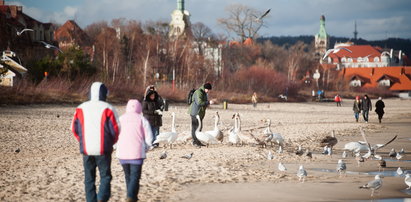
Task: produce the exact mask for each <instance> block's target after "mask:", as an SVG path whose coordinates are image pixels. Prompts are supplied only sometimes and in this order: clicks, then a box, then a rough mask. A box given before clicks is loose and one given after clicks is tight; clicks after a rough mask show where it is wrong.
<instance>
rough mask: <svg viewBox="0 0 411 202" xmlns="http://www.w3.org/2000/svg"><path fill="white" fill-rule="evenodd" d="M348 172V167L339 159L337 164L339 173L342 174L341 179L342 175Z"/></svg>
mask: <svg viewBox="0 0 411 202" xmlns="http://www.w3.org/2000/svg"><path fill="white" fill-rule="evenodd" d="M346 170H347V165H345V163H344V161H343V160H342V159H339V160H338V163H337V172H338V173H339V174H340V177H341V174H342V173H345V171H346Z"/></svg>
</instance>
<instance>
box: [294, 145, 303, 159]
mask: <svg viewBox="0 0 411 202" xmlns="http://www.w3.org/2000/svg"><path fill="white" fill-rule="evenodd" d="M295 154H297V155H298V156H301V155H303V154H304V151H303V149H302V148H301V145H298V148H297V150H296V151H295Z"/></svg>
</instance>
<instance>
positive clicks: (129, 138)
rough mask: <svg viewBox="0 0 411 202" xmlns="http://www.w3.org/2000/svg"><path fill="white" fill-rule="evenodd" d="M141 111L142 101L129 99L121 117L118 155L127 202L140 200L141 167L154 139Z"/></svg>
mask: <svg viewBox="0 0 411 202" xmlns="http://www.w3.org/2000/svg"><path fill="white" fill-rule="evenodd" d="M141 112H142V108H141V104H140V102H139V101H138V100H134V99H132V100H129V101H128V103H127V107H126V112H125V113H124V114H123V115H121V117H120V124H121V132H120V136H119V140H118V143H117V152H116V156H117V158H118V159H119V161H120V164H121V166H122V167H123V172H124V176H125V180H126V188H127V202H132V201H137V200H138V192H139V189H140V177H141V169H142V166H143V162H144V159H145V158H146V152H147V151H148V150H149V149H150V147H151V144H152V139H153V137H152V132H151V127H150V123H149V122H148V120H147V119H145V118H144V116H143V115H142V114H141Z"/></svg>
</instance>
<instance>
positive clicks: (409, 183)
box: [404, 173, 411, 189]
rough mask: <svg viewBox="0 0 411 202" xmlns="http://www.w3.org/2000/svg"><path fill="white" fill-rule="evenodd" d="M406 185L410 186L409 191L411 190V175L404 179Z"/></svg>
mask: <svg viewBox="0 0 411 202" xmlns="http://www.w3.org/2000/svg"><path fill="white" fill-rule="evenodd" d="M404 182H405V184H406V185H407V186H408V188H407V189H411V174H409V173H407V174H406V175H405V179H404Z"/></svg>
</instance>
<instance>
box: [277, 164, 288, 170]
mask: <svg viewBox="0 0 411 202" xmlns="http://www.w3.org/2000/svg"><path fill="white" fill-rule="evenodd" d="M278 170H279V171H281V172H285V171H286V170H287V168H286V167H285V165H284V164H283V163H281V162H280V163H278Z"/></svg>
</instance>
